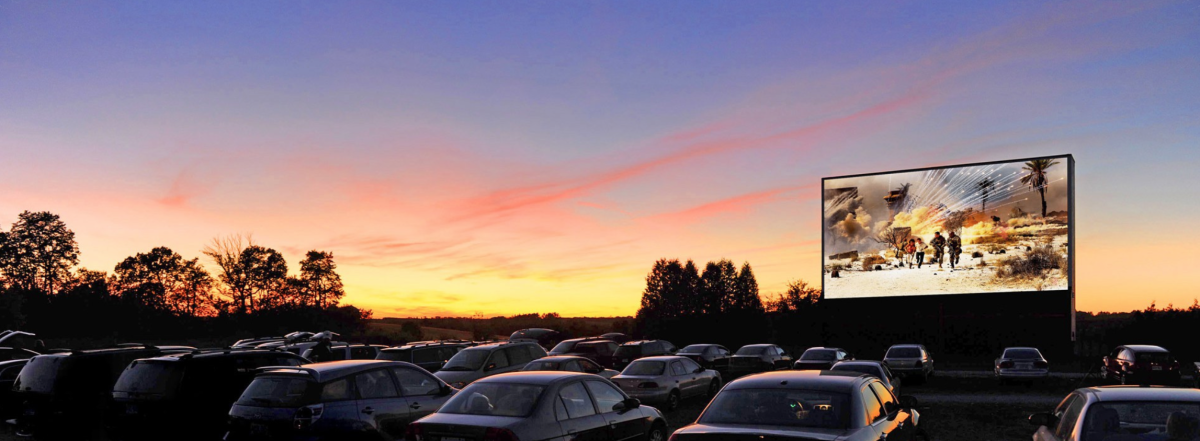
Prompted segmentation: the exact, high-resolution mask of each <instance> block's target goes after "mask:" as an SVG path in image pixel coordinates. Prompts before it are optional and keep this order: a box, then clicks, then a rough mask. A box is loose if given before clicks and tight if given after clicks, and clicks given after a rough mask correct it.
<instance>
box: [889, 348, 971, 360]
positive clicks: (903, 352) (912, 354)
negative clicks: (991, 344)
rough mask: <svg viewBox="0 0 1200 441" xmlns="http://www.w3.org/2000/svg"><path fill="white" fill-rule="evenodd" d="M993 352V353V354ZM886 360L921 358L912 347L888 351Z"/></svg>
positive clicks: (917, 350)
mask: <svg viewBox="0 0 1200 441" xmlns="http://www.w3.org/2000/svg"><path fill="white" fill-rule="evenodd" d="M994 353H995V352H993V354H994ZM884 357H886V358H921V349H920V348H914V347H912V346H906V347H899V348H891V349H888V351H887V355H885V356H884Z"/></svg>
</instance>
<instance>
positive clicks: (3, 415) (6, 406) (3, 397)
mask: <svg viewBox="0 0 1200 441" xmlns="http://www.w3.org/2000/svg"><path fill="white" fill-rule="evenodd" d="M26 363H29V360H9V361H0V422H2V421H8V419H9V418H13V417H15V416H16V414H17V411H18V410H20V408H21V402H20V401H18V400H17V394H16V392H14V391H13V382H14V381H16V379H17V374H19V373H20V372H21V368H23V367H25V364H26Z"/></svg>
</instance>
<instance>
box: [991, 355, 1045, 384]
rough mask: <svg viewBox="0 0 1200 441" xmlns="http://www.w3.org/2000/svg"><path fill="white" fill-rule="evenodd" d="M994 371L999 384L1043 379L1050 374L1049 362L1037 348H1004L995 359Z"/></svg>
mask: <svg viewBox="0 0 1200 441" xmlns="http://www.w3.org/2000/svg"><path fill="white" fill-rule="evenodd" d="M995 372H996V379H997V380H1000V384H1004V383H1008V382H1010V381H1014V380H1039V379H1045V378H1046V377H1049V376H1050V362H1048V361H1046V357H1043V356H1042V352H1041V351H1039V350H1038V349H1037V348H1005V349H1004V352H1002V353H1001V354H1000V358H997V359H996V364H995Z"/></svg>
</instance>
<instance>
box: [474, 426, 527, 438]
mask: <svg viewBox="0 0 1200 441" xmlns="http://www.w3.org/2000/svg"><path fill="white" fill-rule="evenodd" d="M483 441H521V440H520V439H519V438H517V434H515V433H513V431H511V430H508V429H503V428H499V427H488V428H487V431H486V432H484V433H483Z"/></svg>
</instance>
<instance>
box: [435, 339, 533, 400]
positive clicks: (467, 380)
mask: <svg viewBox="0 0 1200 441" xmlns="http://www.w3.org/2000/svg"><path fill="white" fill-rule="evenodd" d="M545 356H546V350H545V349H542V347H541V346H540V345H538V344H537V343H533V342H501V343H489V344H485V345H479V346H474V347H470V348H466V349H463V350H461V351H459V352H458V353H457V354H454V356H453V357H450V361H447V362H446V365H445V366H442V369H440V370H438V371H437V372H436V373H434V375H436V376H437V377H438V378H441V379H442V381H445V382H446V383H449V384H450V385H451V386H454V387H456V388H460V389H461V388H463V387H465V386H466V385H468V384H471V382H472V381H475V380H478V379H480V378H484V377H489V376H492V375H496V374H503V373H505V372H515V371H519V370H521V368H524V367H525V365H526V364H527V363H529V362H530V361H533V360H537V359H539V358H542V357H545Z"/></svg>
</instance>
